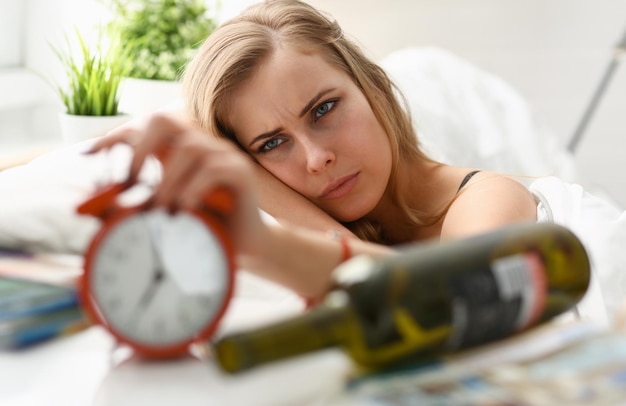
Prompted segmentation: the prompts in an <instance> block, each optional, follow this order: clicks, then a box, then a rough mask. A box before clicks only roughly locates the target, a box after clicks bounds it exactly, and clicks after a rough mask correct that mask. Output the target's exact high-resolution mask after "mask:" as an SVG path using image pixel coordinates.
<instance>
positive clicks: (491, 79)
mask: <svg viewBox="0 0 626 406" xmlns="http://www.w3.org/2000/svg"><path fill="white" fill-rule="evenodd" d="M381 66H382V67H383V69H385V71H386V72H387V73H388V74H389V76H390V78H391V79H392V80H393V81H394V82H395V83H396V85H397V86H398V87H399V89H400V91H401V92H402V93H403V94H404V96H405V97H406V99H407V102H408V104H409V111H410V113H411V116H412V118H413V125H414V127H415V129H416V132H417V137H418V139H419V141H420V142H421V144H422V146H423V148H424V149H425V151H426V152H428V153H429V155H430V156H431V157H433V158H434V159H437V160H439V161H441V162H445V163H449V164H452V165H458V166H466V167H470V168H481V169H489V170H494V171H499V172H505V173H512V174H518V175H532V176H547V175H555V176H558V177H559V178H561V179H563V180H567V181H570V182H571V181H575V177H576V176H575V175H576V174H575V170H574V160H573V158H572V156H571V155H570V154H569V153H568V152H567V150H566V149H565V148H562V147H561V146H559V145H558V143H557V142H556V139H555V137H554V136H553V134H551V133H549V132H547V131H546V130H545V129H544V128H541V127H540V126H538V125H537V123H536V122H535V121H534V119H533V117H532V113H531V109H530V108H529V106H528V104H527V102H526V101H525V100H524V99H523V98H522V97H521V96H520V95H519V94H518V93H517V92H516V91H515V90H514V89H513V88H512V87H511V86H510V85H508V84H507V83H506V82H505V81H503V80H502V79H500V78H498V77H496V76H495V75H492V74H490V73H488V72H485V71H483V70H481V69H479V68H478V67H476V66H474V65H472V64H470V63H469V62H468V61H466V60H464V59H461V58H459V57H458V56H456V55H454V54H452V53H450V52H448V51H445V50H442V49H439V48H434V47H433V48H430V47H429V48H406V49H402V50H399V51H396V52H393V53H391V54H390V55H388V56H387V57H385V58H384V59H383V60H382V61H381Z"/></svg>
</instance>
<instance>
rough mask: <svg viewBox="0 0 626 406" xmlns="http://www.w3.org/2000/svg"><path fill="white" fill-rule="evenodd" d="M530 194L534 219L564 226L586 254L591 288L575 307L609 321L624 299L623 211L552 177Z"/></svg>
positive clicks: (625, 218) (625, 220) (625, 229)
mask: <svg viewBox="0 0 626 406" xmlns="http://www.w3.org/2000/svg"><path fill="white" fill-rule="evenodd" d="M530 191H531V192H532V193H533V194H534V195H535V197H536V198H537V200H538V205H537V220H538V221H539V222H550V223H556V224H560V225H562V226H565V227H567V228H568V229H570V230H571V231H572V232H573V233H574V234H576V236H577V237H578V238H579V239H580V240H581V242H582V243H583V245H584V246H585V248H586V250H587V253H588V254H589V257H590V260H591V266H592V278H591V285H590V288H589V290H588V292H587V295H586V296H585V297H584V298H583V300H582V301H581V303H580V305H579V306H578V310H579V312H580V314H581V315H582V316H583V317H586V318H591V319H595V320H597V321H599V322H603V323H607V322H610V321H612V320H613V319H614V316H615V312H616V311H617V310H618V309H619V307H620V305H621V304H622V303H623V301H624V299H625V298H626V251H625V250H624V242H626V212H622V211H621V210H619V209H617V208H616V207H614V206H612V205H611V204H609V203H608V202H606V201H603V200H601V199H599V198H597V197H595V196H593V195H591V194H589V193H588V192H585V191H584V190H583V188H582V187H581V186H580V185H577V184H570V183H566V182H563V181H561V180H560V179H558V178H555V177H547V178H543V179H539V180H536V181H534V182H533V183H532V184H531V185H530Z"/></svg>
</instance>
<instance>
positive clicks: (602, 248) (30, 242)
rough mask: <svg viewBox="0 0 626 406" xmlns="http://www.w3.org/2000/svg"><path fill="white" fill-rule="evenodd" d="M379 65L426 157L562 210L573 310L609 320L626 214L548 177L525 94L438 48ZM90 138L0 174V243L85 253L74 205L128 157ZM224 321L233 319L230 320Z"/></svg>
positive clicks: (625, 288)
mask: <svg viewBox="0 0 626 406" xmlns="http://www.w3.org/2000/svg"><path fill="white" fill-rule="evenodd" d="M380 62H381V66H383V67H384V69H385V70H386V71H387V72H388V73H389V75H390V77H392V79H393V80H394V81H395V82H396V83H397V84H398V87H399V89H400V90H401V91H402V92H403V94H404V95H405V96H406V100H407V103H408V104H407V109H408V110H409V111H410V112H411V114H412V117H413V120H414V125H415V128H416V130H417V134H418V137H419V139H420V142H421V143H422V145H423V147H424V148H425V150H426V151H428V152H429V153H430V154H431V156H433V157H434V158H435V159H438V160H440V161H442V162H446V163H451V164H456V165H463V166H467V167H476V168H483V169H491V170H496V171H502V172H506V173H511V174H517V175H522V174H523V175H527V177H521V178H520V179H521V180H522V181H525V182H527V183H528V184H529V185H531V184H532V185H531V190H533V192H534V193H535V195H536V196H538V200H539V201H540V210H541V208H542V207H543V210H544V211H545V210H546V209H545V208H546V207H548V208H549V207H556V205H558V207H559V210H558V213H565V214H562V215H559V216H557V215H555V214H554V213H544V214H543V215H544V218H546V219H548V220H551V221H555V222H557V223H562V224H564V225H567V226H569V227H570V228H572V229H573V230H574V231H575V232H576V233H577V234H578V235H579V237H580V238H581V239H582V240H583V242H584V243H585V244H586V245H587V247H588V249H589V251H590V252H591V253H592V257H593V261H594V264H593V267H594V279H593V283H592V288H591V289H590V291H589V294H588V295H587V297H585V299H584V301H583V303H582V304H581V306H580V308H579V310H580V311H581V314H582V315H583V317H589V318H593V319H597V320H600V321H602V322H607V321H608V320H610V319H611V317H612V314H613V313H615V311H617V309H618V307H619V305H620V303H621V299H622V297H624V296H625V295H624V293H626V272H624V269H623V268H624V266H625V265H624V264H626V258H624V256H625V254H624V253H623V250H622V249H621V247H619V241H625V238H626V218H624V217H625V216H624V215H623V214H622V212H621V210H620V209H618V208H616V207H613V206H611V205H610V204H608V203H606V202H603V201H601V200H599V199H596V198H593V197H592V196H590V195H588V194H587V193H586V192H585V191H583V190H582V188H580V186H578V185H575V184H570V183H568V184H564V183H562V182H561V181H559V180H558V179H557V178H555V177H550V176H551V175H554V176H556V177H558V178H560V179H563V180H567V181H568V182H572V183H575V181H576V170H575V165H574V163H573V159H572V157H571V155H569V154H568V152H567V151H566V150H565V149H564V148H561V147H559V146H558V144H557V142H556V141H555V139H554V137H553V136H552V135H551V134H550V133H548V132H546V131H545V130H543V129H541V128H539V127H538V126H537V125H536V123H535V122H534V121H533V117H532V114H531V113H530V109H529V107H528V105H527V103H526V102H525V100H524V99H523V98H522V97H521V96H520V95H519V94H518V93H517V92H516V91H515V90H514V89H513V88H512V87H511V86H509V85H508V84H507V83H506V82H505V81H503V80H502V79H500V78H498V77H496V76H494V75H492V74H490V73H488V72H485V71H483V70H481V69H479V68H478V67H476V66H473V65H472V64H470V63H469V62H467V61H465V60H463V59H461V58H459V57H458V56H456V55H454V54H452V53H450V52H448V51H445V50H442V49H438V48H406V49H403V50H400V51H396V52H394V53H392V54H389V55H388V56H386V57H385V58H384V59H382V60H381V61H380ZM91 142H92V141H86V142H83V143H80V144H75V145H70V146H66V147H64V148H59V149H56V150H54V151H52V152H49V153H46V154H45V155H43V156H41V157H38V158H36V159H34V160H32V161H30V162H28V163H27V164H24V165H20V166H18V167H14V168H11V169H7V170H5V171H2V172H0V196H2V199H0V246H4V247H14V248H20V249H26V250H32V251H48V252H58V253H70V254H75V255H80V254H81V253H82V252H83V251H84V250H85V248H86V246H87V243H88V241H89V240H90V238H91V236H92V235H93V234H94V233H95V231H96V230H97V228H98V223H97V221H96V220H95V219H92V218H87V217H82V216H79V215H77V214H76V213H75V207H76V206H77V204H78V203H80V202H81V201H82V200H83V199H85V198H86V197H87V196H89V195H90V194H91V193H92V192H93V191H94V190H95V189H96V187H98V186H101V185H103V184H106V183H108V182H112V181H119V180H122V179H123V178H124V177H125V174H126V169H127V166H128V162H129V158H130V151H129V149H128V148H126V147H124V146H119V147H116V148H114V149H113V150H112V151H110V152H109V153H100V154H97V155H89V156H88V155H84V154H82V152H83V151H85V150H87V149H88V147H89V145H90V143H91ZM159 176H160V171H159V167H158V164H157V163H156V162H154V161H152V162H149V163H148V164H147V165H146V167H145V168H144V170H143V172H142V173H141V176H140V178H141V179H142V180H143V181H144V182H146V183H147V184H154V183H155V182H158V179H159ZM538 177H541V179H538ZM541 198H543V199H544V201H542V200H541ZM542 203H543V206H542ZM585 210H586V212H585V213H587V214H585V215H582V214H581V213H582V212H583V211H585ZM268 221H271V218H270V219H268ZM237 286H238V287H237V292H236V299H237V300H239V301H240V302H241V301H244V302H245V301H248V302H250V301H252V302H254V303H258V304H261V306H265V309H266V311H267V312H268V313H275V314H280V315H284V314H289V313H293V312H297V311H300V310H301V309H302V307H303V304H302V302H301V301H300V299H299V298H298V297H296V296H295V295H294V294H292V293H291V292H289V291H287V290H285V289H283V288H282V287H280V286H277V285H274V284H272V283H270V282H267V281H264V280H261V279H259V278H257V277H255V276H254V275H252V274H250V273H248V272H246V271H245V270H242V272H240V273H239V276H238V285H237ZM234 303H235V304H234V305H233V306H231V307H232V309H234V310H232V311H229V312H230V313H232V314H233V315H234V314H235V313H236V312H237V310H236V309H237V308H238V305H237V303H238V302H237V301H235V302H234ZM227 320H231V321H232V323H236V317H230V319H229V318H227ZM229 323H230V321H229Z"/></svg>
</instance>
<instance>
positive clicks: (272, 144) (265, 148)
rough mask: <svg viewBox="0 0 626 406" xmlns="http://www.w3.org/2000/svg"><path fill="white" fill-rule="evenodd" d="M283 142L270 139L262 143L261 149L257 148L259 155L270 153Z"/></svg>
mask: <svg viewBox="0 0 626 406" xmlns="http://www.w3.org/2000/svg"><path fill="white" fill-rule="evenodd" d="M283 142H284V140H283V139H281V138H272V139H271V140H269V141H267V142H264V143H263V144H262V145H261V147H259V152H260V153H265V152H270V151H271V150H273V149H274V148H276V147H278V146H279V145H280V144H282V143H283Z"/></svg>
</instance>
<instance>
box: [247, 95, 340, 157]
mask: <svg viewBox="0 0 626 406" xmlns="http://www.w3.org/2000/svg"><path fill="white" fill-rule="evenodd" d="M334 90H335V88H334V87H332V88H329V89H325V90H322V91H321V92H319V93H318V94H316V95H315V96H313V98H312V99H311V100H309V102H308V103H307V104H306V106H304V108H302V110H300V114H299V115H298V117H300V118H302V117H303V116H304V115H305V114H306V113H307V112H308V111H309V110H311V109H312V108H313V106H314V105H315V103H317V102H318V101H319V100H320V99H321V98H322V97H324V95H326V94H327V93H330V92H332V91H334ZM282 130H283V129H282V127H279V128H276V129H274V130H271V131H268V132H264V133H263V134H260V135H257V136H256V137H254V138H253V139H252V141H250V143H249V144H248V147H251V146H252V145H254V144H255V143H256V142H258V141H260V140H262V139H265V138H270V137H273V136H274V135H276V134H278V133H280V132H281V131H282Z"/></svg>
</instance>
